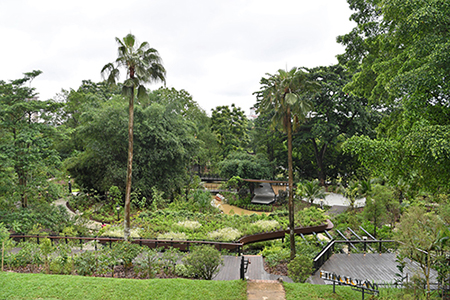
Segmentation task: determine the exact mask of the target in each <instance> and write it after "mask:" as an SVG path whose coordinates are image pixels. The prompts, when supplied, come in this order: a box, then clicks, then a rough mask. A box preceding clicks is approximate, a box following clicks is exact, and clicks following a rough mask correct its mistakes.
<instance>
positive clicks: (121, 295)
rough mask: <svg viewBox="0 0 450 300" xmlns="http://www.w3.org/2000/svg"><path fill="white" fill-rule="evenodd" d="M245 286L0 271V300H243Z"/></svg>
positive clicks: (210, 282) (206, 282) (231, 283)
mask: <svg viewBox="0 0 450 300" xmlns="http://www.w3.org/2000/svg"><path fill="white" fill-rule="evenodd" d="M246 287H247V283H246V282H245V281H242V280H235V281H210V280H208V281H206V280H187V279H167V280H159V279H150V280H133V279H116V278H97V277H82V276H67V275H64V276H63V275H43V274H18V273H10V272H0V298H1V299H77V300H78V299H183V300H184V299H199V300H202V299H205V300H206V299H207V300H210V299H224V300H241V299H242V300H243V299H246V298H247V295H246Z"/></svg>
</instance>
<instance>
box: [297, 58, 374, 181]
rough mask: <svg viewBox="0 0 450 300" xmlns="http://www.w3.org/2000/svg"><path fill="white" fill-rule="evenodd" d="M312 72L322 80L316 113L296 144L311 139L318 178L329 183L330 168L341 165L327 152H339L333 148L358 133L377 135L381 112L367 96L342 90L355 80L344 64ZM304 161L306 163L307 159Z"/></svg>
mask: <svg viewBox="0 0 450 300" xmlns="http://www.w3.org/2000/svg"><path fill="white" fill-rule="evenodd" d="M309 75H310V78H311V80H313V81H317V82H320V83H321V85H320V90H319V91H318V93H316V95H315V97H313V98H312V102H313V105H314V114H312V115H311V118H310V119H309V120H308V122H307V123H305V124H304V125H303V126H302V127H301V128H300V129H299V131H298V133H297V134H296V138H295V144H298V143H304V142H307V143H308V144H309V145H310V147H312V149H313V152H314V158H315V159H314V160H315V167H316V170H317V177H318V179H319V181H320V184H321V185H322V186H325V181H326V180H327V175H328V170H329V169H333V168H336V167H337V165H338V164H339V163H338V162H337V161H336V159H327V152H328V151H330V155H333V154H334V153H333V152H336V150H335V149H333V148H339V146H340V145H341V144H342V142H343V141H344V140H345V139H347V138H349V137H351V136H353V135H355V134H366V135H368V136H372V137H374V136H375V131H374V128H373V127H374V124H377V123H378V122H379V118H380V117H379V115H380V114H379V113H377V112H375V111H374V110H373V109H372V107H371V106H370V105H369V104H368V101H367V99H365V98H361V97H356V96H353V95H349V94H347V93H344V92H343V91H342V89H343V87H344V86H345V84H346V83H348V82H349V81H350V80H351V75H350V73H349V72H348V71H346V70H345V69H344V68H343V67H342V66H339V65H335V66H329V67H317V68H313V69H311V70H309ZM339 152H342V151H339ZM302 154H303V153H302ZM338 155H341V156H342V154H341V153H338ZM308 158H309V157H308ZM342 159H343V158H342V157H341V161H342ZM302 162H303V163H306V159H305V161H302ZM349 162H351V161H349ZM330 171H331V170H330ZM352 172H353V170H352ZM334 173H335V174H336V172H334Z"/></svg>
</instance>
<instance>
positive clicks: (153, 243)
mask: <svg viewBox="0 0 450 300" xmlns="http://www.w3.org/2000/svg"><path fill="white" fill-rule="evenodd" d="M10 237H11V239H13V240H15V241H20V240H22V241H25V240H26V239H36V241H37V243H38V244H39V243H40V240H41V239H44V238H48V239H50V240H51V241H52V243H54V242H56V241H57V242H61V241H63V242H65V243H66V244H67V243H68V242H69V241H79V245H80V249H83V244H84V243H83V242H90V241H95V242H96V243H94V247H95V250H97V244H98V243H100V244H103V245H106V244H109V245H110V246H111V244H112V243H113V242H119V241H123V239H122V238H114V237H73V236H53V235H49V236H39V235H18V234H14V235H13V234H12V235H10ZM131 243H133V244H139V245H140V246H147V247H149V248H159V247H163V248H168V247H173V248H178V249H180V250H181V251H189V248H190V247H192V246H193V245H211V246H214V247H215V248H216V249H218V250H219V251H220V250H222V249H226V250H229V251H232V252H236V253H242V246H243V244H242V243H226V242H211V241H193V240H186V241H179V240H158V239H143V238H137V239H132V240H131Z"/></svg>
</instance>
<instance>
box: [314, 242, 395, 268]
mask: <svg viewBox="0 0 450 300" xmlns="http://www.w3.org/2000/svg"><path fill="white" fill-rule="evenodd" d="M338 243H341V244H347V245H348V246H349V247H348V251H351V246H354V244H363V251H364V252H366V251H367V244H374V243H375V244H376V243H378V252H379V253H381V252H382V245H383V243H397V241H394V240H332V241H330V242H329V243H328V244H327V245H326V246H325V247H324V248H322V251H320V252H319V254H317V255H316V257H314V260H313V263H314V272H315V271H317V270H319V269H320V267H322V266H323V264H324V263H325V262H326V261H327V260H328V259H329V258H330V256H331V255H332V254H333V252H334V247H335V244H338ZM354 248H355V249H356V247H354Z"/></svg>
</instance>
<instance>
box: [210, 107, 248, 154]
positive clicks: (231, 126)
mask: <svg viewBox="0 0 450 300" xmlns="http://www.w3.org/2000/svg"><path fill="white" fill-rule="evenodd" d="M247 122H248V121H247V118H246V117H245V115H244V112H243V111H242V110H241V109H240V108H239V107H236V106H235V105H234V104H231V109H230V108H229V107H228V106H225V105H224V106H218V107H216V108H215V109H213V110H212V116H211V130H212V131H213V132H214V133H215V134H216V137H217V141H218V143H219V146H220V149H221V151H220V155H221V156H222V157H223V158H225V157H227V155H228V154H229V153H230V152H232V151H236V150H243V149H245V147H246V146H247V144H248V134H247Z"/></svg>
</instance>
